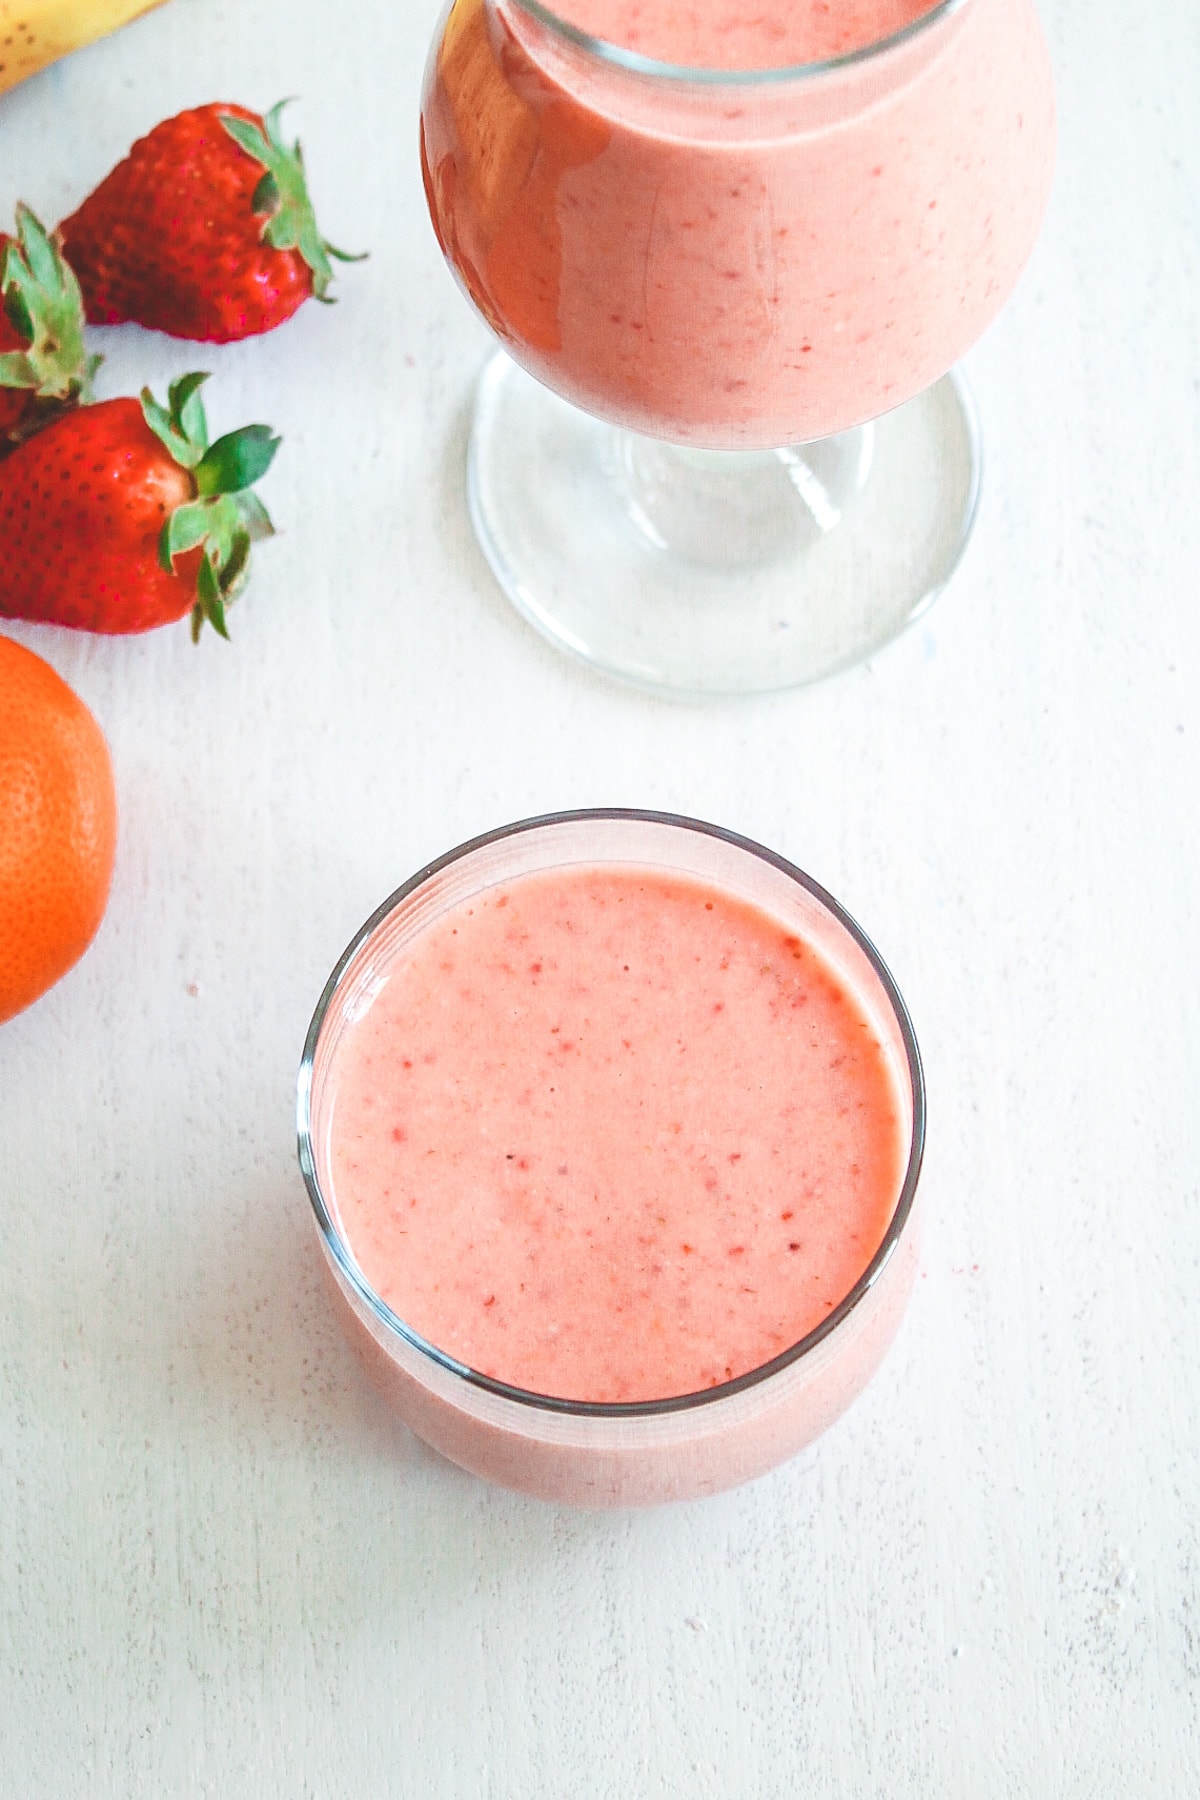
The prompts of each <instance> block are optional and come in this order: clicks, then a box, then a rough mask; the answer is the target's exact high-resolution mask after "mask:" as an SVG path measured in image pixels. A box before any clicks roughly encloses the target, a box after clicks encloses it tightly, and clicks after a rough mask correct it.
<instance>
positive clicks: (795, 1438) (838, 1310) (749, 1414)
mask: <svg viewBox="0 0 1200 1800" xmlns="http://www.w3.org/2000/svg"><path fill="white" fill-rule="evenodd" d="M581 864H582V865H584V866H593V867H595V866H603V865H605V864H611V865H613V866H615V867H617V868H621V869H625V870H629V869H631V868H635V869H638V868H640V869H657V870H659V871H661V872H663V873H669V874H674V875H683V876H685V877H691V878H693V879H698V880H700V881H702V882H704V883H705V884H706V885H709V886H711V887H716V888H719V889H721V890H723V891H725V892H727V893H729V894H731V895H734V896H737V897H738V898H739V899H740V900H742V901H744V902H747V903H748V904H749V905H751V906H752V907H754V908H755V909H758V910H761V911H763V912H767V913H769V914H771V915H772V916H773V917H775V918H777V919H778V920H779V921H780V923H781V924H782V925H783V926H784V928H785V929H787V928H790V929H793V930H795V931H796V932H797V933H798V934H799V935H801V936H802V937H803V938H804V939H805V940H806V941H807V942H809V943H810V944H812V945H814V946H815V947H817V949H818V950H819V951H820V953H821V955H822V956H823V957H825V958H827V959H828V961H829V963H830V964H831V965H832V967H833V968H834V969H836V970H837V972H838V975H839V976H840V978H841V980H842V981H843V982H844V983H845V985H846V987H847V989H849V991H851V992H852V993H853V994H854V995H855V997H856V1000H857V1002H858V1004H859V1005H860V1006H861V1008H862V1010H863V1013H864V1015H865V1016H866V1017H867V1018H869V1019H870V1021H871V1025H872V1027H873V1029H874V1031H875V1032H876V1034H877V1036H878V1041H879V1043H880V1045H881V1046H882V1047H883V1049H884V1051H885V1054H886V1055H887V1056H888V1058H889V1060H890V1061H891V1063H892V1066H893V1069H894V1070H895V1071H896V1074H897V1077H898V1080H897V1093H898V1097H899V1099H900V1105H901V1108H902V1113H901V1117H902V1125H903V1130H904V1134H905V1141H904V1158H903V1165H902V1166H903V1174H902V1176H901V1178H900V1181H899V1186H898V1192H897V1194H896V1199H895V1205H894V1209H893V1211H892V1214H891V1218H890V1221H889V1224H888V1226H887V1229H886V1231H885V1233H884V1236H883V1240H882V1242H881V1243H880V1245H879V1248H878V1249H877V1251H876V1252H875V1254H874V1256H873V1257H872V1258H871V1261H870V1263H869V1264H868V1266H867V1268H866V1269H865V1270H864V1271H863V1273H862V1275H861V1276H860V1278H859V1279H858V1281H856V1282H855V1284H854V1286H853V1287H852V1288H851V1289H850V1290H849V1292H848V1293H846V1294H845V1295H844V1296H842V1297H841V1298H840V1300H839V1303H838V1304H837V1305H836V1306H834V1307H833V1308H832V1310H831V1311H830V1312H829V1314H828V1316H827V1317H826V1318H825V1319H824V1320H823V1321H822V1322H821V1323H820V1324H819V1325H817V1326H816V1327H814V1328H813V1329H812V1330H810V1331H809V1332H808V1333H807V1334H806V1335H805V1336H804V1337H802V1338H801V1339H800V1340H799V1342H797V1343H795V1344H792V1345H790V1346H789V1347H788V1348H787V1349H786V1350H784V1351H782V1352H781V1353H780V1354H779V1355H777V1356H776V1357H774V1358H773V1359H772V1361H770V1362H769V1363H764V1364H763V1365H762V1366H760V1367H758V1368H754V1369H751V1370H749V1371H748V1372H747V1373H746V1374H743V1375H739V1376H738V1377H736V1379H732V1380H729V1381H725V1382H723V1383H722V1384H721V1385H720V1386H717V1387H709V1388H705V1389H703V1390H701V1391H700V1392H697V1393H690V1394H674V1395H671V1396H670V1397H669V1398H665V1399H658V1400H641V1401H629V1402H618V1403H609V1402H603V1401H588V1400H571V1399H558V1398H555V1397H553V1396H550V1395H547V1394H539V1393H531V1392H529V1391H528V1390H526V1389H524V1388H519V1387H514V1386H512V1385H511V1384H510V1383H508V1382H505V1381H501V1380H497V1379H495V1378H494V1377H492V1376H489V1375H485V1374H483V1373H481V1372H480V1371H479V1370H477V1369H473V1368H470V1367H468V1366H466V1365H465V1364H464V1363H462V1362H460V1361H458V1360H457V1359H456V1358H455V1357H454V1356H452V1355H450V1354H448V1353H447V1352H446V1351H445V1350H443V1349H440V1348H439V1347H438V1346H437V1345H435V1344H432V1343H430V1342H429V1341H428V1340H427V1339H426V1338H424V1337H422V1336H421V1335H420V1333H419V1332H418V1331H417V1330H415V1329H414V1327H413V1326H412V1325H411V1324H410V1323H408V1322H407V1321H406V1320H405V1319H403V1318H401V1317H400V1316H399V1315H398V1314H397V1313H396V1312H395V1311H393V1309H392V1307H391V1306H390V1305H389V1304H388V1303H387V1301H386V1300H384V1299H383V1297H382V1295H381V1294H379V1293H378V1292H377V1291H376V1289H375V1288H373V1287H372V1286H371V1283H370V1281H369V1280H368V1279H367V1276H366V1275H365V1274H364V1273H363V1270H362V1268H361V1266H360V1265H359V1262H358V1259H357V1257H356V1255H355V1252H354V1248H353V1244H352V1242H351V1239H350V1236H349V1235H348V1233H347V1230H346V1225H345V1222H344V1220H343V1218H342V1214H341V1209H340V1207H339V1203H338V1195H337V1186H336V1182H335V1179H334V1157H333V1152H332V1138H333V1114H334V1109H335V1106H336V1102H337V1095H338V1088H339V1078H340V1071H341V1070H342V1068H343V1067H344V1065H345V1055H344V1048H345V1043H346V1038H347V1033H348V1032H350V1031H352V1030H353V1027H354V1025H355V1023H356V1022H357V1021H358V1020H359V1019H360V1018H361V1017H362V1015H363V1013H364V1011H365V1010H366V1009H367V1008H368V1007H369V1006H370V1005H371V1002H372V1000H373V998H374V996H375V995H376V994H377V993H378V992H379V990H380V989H381V987H382V986H383V985H384V984H385V983H386V982H387V980H388V977H389V974H390V973H391V972H392V971H393V970H394V969H395V968H396V966H397V965H398V964H399V963H402V961H403V959H404V957H405V956H406V955H407V954H409V953H410V952H411V947H412V944H413V942H414V940H415V939H417V938H418V937H419V936H420V934H421V933H422V932H423V931H425V930H427V929H428V928H429V927H430V926H432V925H434V924H435V923H436V922H437V921H438V920H439V919H442V918H444V917H445V915H446V914H447V913H448V912H450V911H451V910H452V909H453V908H455V907H456V906H458V905H461V904H463V903H465V902H467V901H469V900H471V899H473V898H474V897H476V896H477V895H480V894H483V893H485V892H486V891H487V890H489V889H495V888H496V887H497V886H502V885H504V884H506V883H508V882H511V881H512V880H514V879H515V878H519V877H520V876H522V875H529V874H535V873H539V872H542V871H548V870H552V869H562V868H568V867H571V866H575V867H578V866H579V865H581ZM451 1003H452V1002H451ZM514 1029H516V1028H514ZM296 1104H297V1111H296V1124H297V1136H298V1145H299V1155H300V1166H301V1169H302V1170H303V1173H304V1179H305V1183H306V1185H307V1188H308V1194H309V1199H310V1201H311V1202H312V1208H313V1217H314V1221H315V1224H316V1227H317V1234H318V1239H319V1242H320V1245H321V1249H322V1252H323V1267H324V1269H325V1273H326V1276H327V1279H328V1285H329V1289H330V1293H331V1296H332V1298H333V1302H334V1305H335V1307H336V1310H337V1314H338V1317H339V1319H340V1322H341V1324H342V1326H343V1328H344V1330H345V1332H346V1334H347V1336H348V1338H349V1340H350V1343H351V1344H352V1346H353V1347H354V1349H355V1351H356V1353H357V1355H358V1357H359V1358H360V1360H361V1362H362V1364H363V1367H364V1368H365V1370H366V1372H367V1374H368V1375H369V1377H370V1378H371V1380H372V1381H373V1382H374V1383H375V1384H376V1385H377V1387H378V1388H379V1389H380V1391H381V1392H382V1393H383V1394H384V1396H385V1398H386V1399H387V1400H388V1401H389V1402H390V1403H391V1405H392V1406H393V1407H394V1408H395V1410H396V1411H397V1412H398V1414H399V1416H400V1417H401V1418H402V1419H403V1420H404V1421H405V1422H406V1423H407V1424H408V1425H409V1426H410V1427H411V1429H412V1430H413V1431H415V1432H416V1433H417V1434H418V1435H419V1436H420V1437H422V1438H424V1439H425V1441H426V1442H427V1443H429V1444H432V1445H433V1446H434V1448H435V1449H437V1450H439V1451H440V1452H441V1453H442V1455H444V1456H447V1457H449V1458H450V1460H451V1461H452V1462H456V1463H458V1464H459V1465H460V1466H461V1467H462V1468H465V1469H469V1470H471V1471H472V1472H473V1473H475V1474H477V1475H482V1476H484V1477H486V1478H487V1479H489V1480H491V1481H495V1482H499V1483H500V1484H501V1485H503V1486H505V1487H511V1488H517V1489H520V1490H521V1491H523V1492H525V1493H531V1494H536V1495H538V1496H540V1497H541V1498H542V1499H546V1500H554V1501H558V1502H560V1503H564V1504H568V1505H574V1506H586V1507H628V1506H650V1505H657V1504H660V1503H662V1502H664V1501H670V1500H692V1499H697V1498H699V1497H701V1496H703V1495H707V1494H714V1493H718V1492H720V1491H721V1490H722V1489H725V1488H729V1487H733V1486H735V1485H736V1484H738V1483H740V1482H744V1481H750V1480H753V1479H754V1478H755V1477H757V1476H759V1475H763V1474H765V1473H766V1472H767V1470H769V1469H772V1468H774V1467H776V1465H777V1464H779V1463H781V1462H783V1461H784V1460H785V1459H786V1458H788V1457H790V1456H794V1455H795V1454H796V1452H797V1451H798V1450H800V1449H802V1448H803V1447H804V1445H806V1444H809V1443H811V1442H812V1440H813V1439H814V1438H815V1437H817V1436H818V1435H819V1434H820V1433H821V1432H823V1431H825V1430H826V1429H827V1428H828V1427H829V1426H830V1425H831V1424H832V1423H833V1421H834V1420H835V1419H837V1418H838V1417H839V1416H840V1415H841V1414H842V1413H843V1412H844V1411H845V1410H846V1408H847V1407H848V1406H849V1405H850V1404H851V1402H852V1401H853V1400H854V1399H855V1398H856V1397H857V1396H858V1395H859V1394H860V1393H861V1392H862V1390H863V1388H864V1387H865V1386H866V1384H867V1382H868V1381H869V1380H870V1379H871V1377H872V1375H873V1374H874V1373H875V1371H876V1369H877V1368H878V1367H879V1365H880V1363H881V1362H882V1360H883V1358H884V1356H885V1354H886V1352H887V1349H888V1347H889V1345H890V1344H891V1342H892V1340H893V1338H894V1336H895V1334H896V1331H897V1329H898V1328H899V1325H900V1322H901V1319H902V1318H903V1315H904V1312H905V1309H906V1306H907V1303H908V1299H909V1296H910V1293H911V1290H912V1286H913V1281H914V1276H915V1272H916V1266H917V1255H918V1240H919V1217H918V1215H919V1201H918V1181H919V1177H920V1171H921V1161H922V1156H923V1152H924V1144H925V1081H924V1076H923V1073H922V1069H921V1058H920V1053H919V1051H918V1048H917V1040H916V1037H915V1035H914V1032H913V1027H912V1022H911V1020H910V1018H909V1015H908V1011H907V1009H906V1007H905V1004H904V1001H903V1000H902V998H901V996H900V993H899V991H898V989H897V987H896V984H895V982H894V980H893V979H892V976H891V975H890V974H889V972H888V970H887V967H886V965H885V964H884V963H883V961H882V959H881V957H880V955H879V952H878V950H876V948H875V947H874V945H873V944H872V943H871V941H870V939H869V938H867V937H866V935H865V934H864V933H863V931H862V929H861V928H860V927H859V926H858V925H857V924H856V923H855V922H854V920H853V919H852V918H851V917H850V916H849V914H848V913H847V912H845V910H844V909H843V908H842V907H841V906H840V905H839V903H838V902H837V901H836V900H835V899H834V898H833V896H832V895H830V894H828V893H827V892H826V891H825V889H824V888H822V887H820V886H818V884H817V883H816V882H815V881H814V880H813V879H812V877H811V876H809V875H806V874H804V873H803V872H802V871H801V870H800V869H797V868H795V867H794V866H793V865H792V864H791V863H789V862H786V861H785V860H784V859H783V858H782V857H781V856H778V855H777V854H776V853H775V852H773V851H771V850H769V849H766V848H764V846H763V845H761V844H756V843H753V842H752V841H751V840H749V839H747V838H743V837H739V836H737V835H736V834H735V833H733V832H730V831H726V830H723V829H722V828H721V827H719V826H715V825H710V824H707V823H705V822H704V821H702V820H697V819H687V818H682V817H679V816H678V815H674V814H670V813H652V812H633V811H629V810H625V809H620V808H607V807H599V808H590V809H588V810H586V811H582V812H574V813H557V814H551V815H549V816H547V817H544V818H538V819H523V820H520V821H519V822H518V823H516V824H513V825H506V826H502V827H501V828H500V829H499V830H496V831H491V832H488V833H487V834H486V835H485V836H483V837H480V838H476V839H474V840H473V841H472V842H471V843H469V844H463V845H461V846H459V848H457V849H455V850H452V851H450V852H449V853H448V854H447V855H445V856H442V857H440V858H439V859H438V860H437V861H436V862H434V863H431V864H430V865H429V866H428V867H427V868H425V869H422V870H421V871H420V872H419V873H418V874H416V875H414V876H413V877H412V878H411V880H409V881H407V882H406V883H405V884H404V886H403V887H401V888H399V889H398V890H397V891H396V892H395V893H394V894H393V895H392V896H391V897H390V899H388V900H387V901H385V902H384V904H383V905H382V906H381V907H380V908H379V909H378V911H377V912H375V913H374V914H373V915H372V917H371V918H370V919H368V920H367V922H366V923H365V924H364V925H363V927H362V929H361V930H360V931H359V932H358V933H357V934H356V935H355V937H354V939H353V941H352V942H351V943H350V945H349V946H348V948H347V949H346V951H345V953H344V954H343V956H342V957H341V959H340V960H339V962H338V964H337V966H336V968H335V969H334V970H333V973H332V974H331V976H330V978H329V980H328V982H327V983H326V986H325V990H324V992H323V994H322V995H321V998H320V1001H319V1003H318V1005H317V1009H316V1012H315V1013H314V1015H313V1020H312V1024H311V1026H310V1027H309V1032H308V1038H307V1041H306V1043H305V1046H304V1055H303V1059H302V1062H301V1066H300V1075H299V1080H298V1084H297V1095H296ZM464 1116H466V1115H464ZM766 1123H767V1121H766V1120H764V1125H766ZM451 1148H452V1147H451ZM633 1154H634V1156H635V1157H636V1154H637V1153H636V1151H635V1152H634V1153H633ZM515 1323H516V1325H517V1327H518V1328H519V1327H520V1324H521V1321H520V1320H519V1319H518V1320H516V1321H515ZM613 1329H614V1331H615V1330H617V1329H619V1325H618V1323H617V1321H616V1320H614V1323H613ZM712 1331H713V1334H714V1339H715V1340H718V1341H719V1334H720V1332H721V1320H720V1318H719V1317H714V1318H713V1320H712Z"/></svg>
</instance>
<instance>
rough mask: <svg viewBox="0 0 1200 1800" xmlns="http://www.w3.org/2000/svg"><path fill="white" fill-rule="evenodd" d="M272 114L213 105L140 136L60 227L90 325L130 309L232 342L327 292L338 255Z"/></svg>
mask: <svg viewBox="0 0 1200 1800" xmlns="http://www.w3.org/2000/svg"><path fill="white" fill-rule="evenodd" d="M286 104H287V103H286V101H281V102H280V104H279V105H278V106H276V107H274V108H273V109H272V110H271V111H270V112H269V113H268V114H267V115H266V117H265V118H260V117H259V115H258V114H257V113H252V112H248V111H247V110H246V108H245V107H243V106H222V105H218V104H213V105H210V106H201V107H197V108H196V109H195V110H194V111H192V112H182V113H178V114H177V115H176V116H175V117H174V118H171V119H165V120H164V121H163V123H162V124H161V125H156V126H155V127H154V130H153V131H152V132H150V133H149V135H148V136H147V137H144V138H140V139H139V140H138V142H137V143H136V144H135V145H134V146H133V149H132V150H131V151H130V152H129V155H128V156H127V157H126V158H125V160H124V162H120V163H118V164H117V166H116V168H115V169H113V171H112V173H111V174H109V175H107V176H106V177H105V179H104V180H103V181H102V182H101V183H100V186H99V187H98V188H97V189H96V190H95V192H94V193H93V194H91V195H90V196H89V197H88V199H86V200H85V201H84V203H83V205H82V206H81V207H80V208H79V210H78V211H77V212H75V213H73V214H72V215H71V217H70V218H69V219H67V220H65V221H64V223H63V224H62V225H61V226H60V228H59V230H60V234H61V236H62V240H63V247H64V253H65V255H66V257H67V259H68V261H69V262H70V264H71V266H72V268H73V269H74V270H75V272H76V274H77V275H78V276H79V281H80V286H81V287H82V288H83V295H84V300H85V302H86V304H87V316H88V318H89V319H90V320H91V322H92V324H93V325H116V324H120V323H121V321H122V320H126V319H132V320H135V321H136V322H137V323H138V324H139V325H149V326H151V327H152V328H153V329H154V330H156V331H165V332H168V333H169V334H170V335H171V336H172V337H182V338H196V339H200V340H205V341H208V342H211V343H227V342H228V341H229V340H230V339H233V338H244V337H253V336H254V335H255V334H256V333H258V332H262V331H270V330H272V329H273V328H274V327H275V326H276V325H282V323H283V321H284V320H285V319H290V318H291V316H292V314H293V313H294V312H295V311H296V308H297V307H298V306H299V305H300V304H301V303H302V302H303V301H304V300H307V299H308V297H309V295H310V294H311V295H312V296H313V297H314V298H315V299H317V300H325V299H327V298H328V293H327V290H328V287H329V283H330V281H331V280H332V279H333V270H332V268H331V267H330V263H329V259H330V257H331V256H335V257H338V258H339V259H340V260H341V261H343V262H352V261H354V260H356V259H355V258H353V257H348V256H346V254H345V252H343V251H341V250H335V249H334V248H333V246H332V245H331V244H327V243H326V242H325V241H324V239H323V238H322V237H321V234H320V232H319V231H318V230H317V222H316V219H315V218H314V216H313V209H312V202H311V201H310V200H309V197H308V188H307V186H306V183H305V177H304V162H303V159H302V156H301V153H300V146H299V144H295V145H293V146H292V148H291V149H289V148H288V147H287V145H285V144H284V142H283V140H282V138H281V137H280V135H279V131H280V125H279V121H280V114H281V113H282V111H283V108H284V106H285V105H286Z"/></svg>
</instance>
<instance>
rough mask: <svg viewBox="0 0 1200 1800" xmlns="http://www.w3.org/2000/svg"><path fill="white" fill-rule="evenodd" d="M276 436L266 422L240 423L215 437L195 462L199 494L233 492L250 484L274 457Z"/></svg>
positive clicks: (277, 444)
mask: <svg viewBox="0 0 1200 1800" xmlns="http://www.w3.org/2000/svg"><path fill="white" fill-rule="evenodd" d="M278 448H279V439H278V438H277V437H276V436H275V434H274V432H273V431H272V430H271V427H270V426H269V425H243V427H242V429H241V430H240V431H231V432H229V433H228V435H227V436H225V437H222V438H218V439H217V441H216V443H215V444H213V445H212V447H211V449H208V450H206V451H205V453H204V455H203V456H202V457H201V459H200V461H199V462H198V463H197V464H196V469H195V475H196V486H197V488H198V490H199V491H200V493H202V494H236V493H239V492H240V491H241V490H242V489H243V488H248V487H252V486H253V484H254V483H255V482H256V481H257V480H258V479H259V477H260V476H261V475H265V474H266V472H267V470H268V469H269V468H270V466H271V463H272V462H273V461H274V457H275V452H276V450H278Z"/></svg>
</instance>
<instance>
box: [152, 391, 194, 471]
mask: <svg viewBox="0 0 1200 1800" xmlns="http://www.w3.org/2000/svg"><path fill="white" fill-rule="evenodd" d="M142 417H143V418H144V419H145V421H146V423H147V425H148V426H149V427H150V429H151V431H152V432H153V433H154V435H155V437H156V438H157V439H158V441H159V443H160V444H162V446H163V447H164V449H165V450H166V451H167V452H168V454H169V455H170V456H171V457H173V458H174V460H175V461H176V462H177V463H178V464H179V465H180V467H181V468H184V469H194V468H195V466H196V464H197V463H198V462H199V461H200V458H201V457H202V456H203V455H204V446H203V445H202V444H196V443H193V442H192V441H191V440H190V439H189V438H187V437H185V435H184V433H183V432H182V431H181V430H180V429H179V428H178V426H177V425H176V424H175V421H174V419H172V417H171V415H170V413H169V412H168V411H167V409H166V407H165V406H160V405H159V403H158V401H157V400H156V399H155V398H154V395H153V394H152V393H151V392H150V389H149V388H143V389H142Z"/></svg>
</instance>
